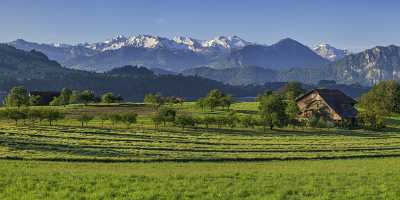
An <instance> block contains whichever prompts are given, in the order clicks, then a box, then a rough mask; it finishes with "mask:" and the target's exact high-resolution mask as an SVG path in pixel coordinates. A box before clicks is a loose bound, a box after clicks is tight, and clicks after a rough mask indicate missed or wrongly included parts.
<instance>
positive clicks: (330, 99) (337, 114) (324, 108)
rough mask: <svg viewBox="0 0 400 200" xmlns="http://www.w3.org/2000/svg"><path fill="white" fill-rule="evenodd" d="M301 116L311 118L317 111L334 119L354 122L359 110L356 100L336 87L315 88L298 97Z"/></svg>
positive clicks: (297, 101)
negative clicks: (355, 106)
mask: <svg viewBox="0 0 400 200" xmlns="http://www.w3.org/2000/svg"><path fill="white" fill-rule="evenodd" d="M296 103H297V105H298V107H299V109H300V117H301V118H303V119H304V118H310V117H311V116H313V115H314V114H316V113H319V114H322V115H324V117H327V118H329V119H331V120H333V121H336V122H341V121H347V120H348V121H351V122H352V123H353V122H354V120H355V118H356V116H357V110H356V109H355V108H354V105H355V104H356V101H355V100H354V99H353V98H351V97H349V96H347V95H346V94H344V93H343V92H342V91H340V90H336V89H314V90H311V91H309V92H307V93H306V94H304V95H303V96H300V97H299V98H297V99H296Z"/></svg>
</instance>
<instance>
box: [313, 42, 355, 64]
mask: <svg viewBox="0 0 400 200" xmlns="http://www.w3.org/2000/svg"><path fill="white" fill-rule="evenodd" d="M313 50H314V52H315V53H317V54H318V55H320V56H321V57H323V58H326V59H328V60H330V61H336V60H340V59H342V58H343V57H345V56H347V55H349V54H350V52H349V51H348V50H342V49H337V48H335V47H333V46H331V45H329V44H326V43H319V44H317V45H316V46H315V47H314V48H313Z"/></svg>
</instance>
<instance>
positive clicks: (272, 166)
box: [0, 158, 400, 200]
mask: <svg viewBox="0 0 400 200" xmlns="http://www.w3.org/2000/svg"><path fill="white" fill-rule="evenodd" d="M399 165H400V159H397V158H376V159H351V160H318V161H271V162H225V163H214V162H212V163H211V162H204V163H198V162H189V163H174V162H161V163H160V162H154V163H77V162H43V161H2V162H0V175H1V181H0V186H1V187H0V198H1V199H285V200H287V199H318V200H321V199H329V200H330V199H398V197H399V195H400V187H398V183H399V181H400V171H399V170H400V169H399V167H398V166H399Z"/></svg>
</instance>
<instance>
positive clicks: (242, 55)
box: [8, 35, 329, 72]
mask: <svg viewBox="0 0 400 200" xmlns="http://www.w3.org/2000/svg"><path fill="white" fill-rule="evenodd" d="M8 44H9V45H12V46H14V47H16V48H18V49H22V50H25V51H30V50H32V49H35V50H37V51H41V52H43V53H44V54H46V55H47V56H48V57H49V58H50V59H53V60H56V61H58V62H59V63H61V64H62V65H63V66H65V67H68V68H73V69H82V70H88V71H97V72H104V71H108V70H111V69H112V68H114V67H117V66H122V65H143V66H148V67H150V68H160V69H164V70H169V71H174V72H181V71H183V70H186V69H192V68H195V67H200V66H209V67H212V68H216V69H222V68H232V67H243V66H249V65H254V66H260V67H264V68H271V69H288V68H292V67H301V68H306V67H318V66H321V65H325V64H327V63H328V62H329V61H328V60H326V59H325V58H323V57H321V56H319V55H317V54H316V53H315V52H313V50H311V49H310V48H308V47H306V46H305V45H302V44H301V43H299V42H297V41H295V40H292V39H289V38H287V39H283V40H281V41H279V42H277V43H276V44H273V45H270V46H268V45H264V44H256V43H253V42H248V41H246V40H244V39H242V38H240V37H238V36H231V37H226V36H219V37H216V38H213V39H210V40H199V39H193V38H190V37H174V38H172V39H168V38H165V37H159V36H152V35H138V36H130V37H125V36H117V37H114V38H112V39H109V40H106V41H103V42H96V43H82V44H77V45H68V44H39V43H34V42H28V41H25V40H22V39H18V40H15V41H12V42H10V43H8ZM287 58H291V59H287Z"/></svg>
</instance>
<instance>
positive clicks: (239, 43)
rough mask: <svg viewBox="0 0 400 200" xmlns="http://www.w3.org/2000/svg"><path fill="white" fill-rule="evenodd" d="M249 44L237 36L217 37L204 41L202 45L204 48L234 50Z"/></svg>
mask: <svg viewBox="0 0 400 200" xmlns="http://www.w3.org/2000/svg"><path fill="white" fill-rule="evenodd" d="M249 44H251V43H250V42H247V41H245V40H243V39H242V38H240V37H238V36H232V37H225V36H219V37H216V38H214V39H211V40H206V41H204V42H203V44H202V45H203V47H205V48H207V47H208V48H210V47H214V48H215V47H217V48H222V49H234V48H241V47H244V46H247V45H249Z"/></svg>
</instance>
